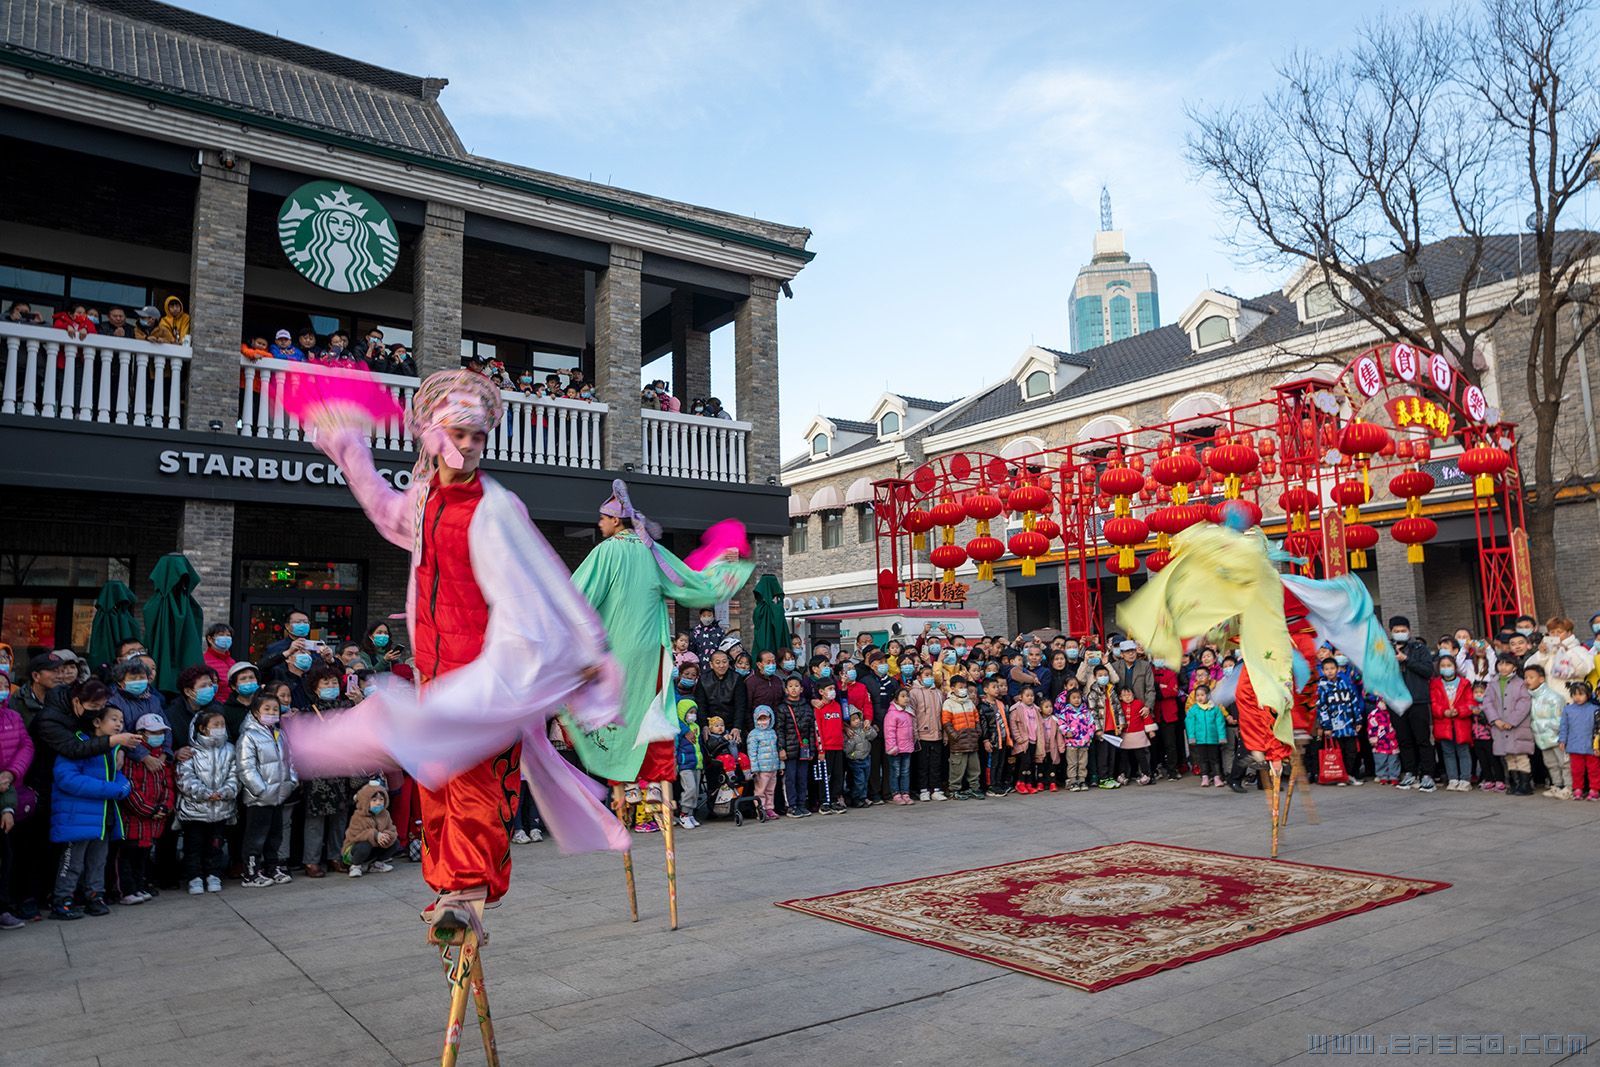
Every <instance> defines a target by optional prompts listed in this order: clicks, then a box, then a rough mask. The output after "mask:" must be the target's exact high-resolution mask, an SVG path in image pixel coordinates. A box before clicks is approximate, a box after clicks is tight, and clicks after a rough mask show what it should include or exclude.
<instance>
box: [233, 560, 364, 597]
mask: <svg viewBox="0 0 1600 1067" xmlns="http://www.w3.org/2000/svg"><path fill="white" fill-rule="evenodd" d="M239 582H240V588H243V589H273V590H279V589H281V590H284V591H289V590H294V591H297V592H317V591H324V592H330V591H334V590H338V591H357V592H358V591H360V589H361V564H359V563H335V562H322V561H299V560H263V559H247V560H245V561H244V562H243V563H241V564H240V575H239Z"/></svg>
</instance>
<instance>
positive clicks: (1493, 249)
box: [930, 230, 1600, 433]
mask: <svg viewBox="0 0 1600 1067" xmlns="http://www.w3.org/2000/svg"><path fill="white" fill-rule="evenodd" d="M1597 240H1600V234H1595V233H1593V232H1590V231H1585V230H1572V231H1567V232H1563V233H1561V234H1559V235H1558V237H1557V242H1556V252H1557V256H1558V257H1560V256H1562V255H1565V254H1571V253H1573V252H1575V251H1578V250H1579V249H1580V247H1582V246H1586V245H1588V243H1590V242H1594V241H1597ZM1471 254H1472V242H1471V239H1470V238H1467V237H1450V238H1446V239H1445V240H1442V241H1436V242H1434V243H1433V244H1431V245H1429V246H1428V247H1427V248H1425V249H1424V250H1423V253H1422V256H1421V257H1420V265H1421V267H1422V268H1423V270H1424V272H1425V273H1424V278H1423V283H1424V284H1425V285H1426V286H1427V287H1428V291H1429V292H1431V293H1434V294H1445V293H1450V292H1456V291H1458V290H1459V289H1460V287H1461V282H1462V278H1463V276H1464V275H1465V273H1466V271H1467V269H1468V263H1469V259H1470V256H1471ZM1533 255H1534V249H1533V243H1532V240H1531V239H1530V238H1529V237H1527V236H1526V235H1521V236H1519V235H1518V234H1500V235H1495V236H1491V237H1489V238H1487V239H1486V241H1485V245H1484V253H1483V257H1482V259H1481V261H1480V262H1479V263H1478V266H1477V285H1479V286H1482V285H1491V284H1493V283H1495V282H1498V281H1504V280H1505V279H1507V278H1512V277H1516V276H1517V275H1519V274H1521V273H1524V272H1526V271H1528V270H1531V269H1533ZM1366 270H1367V273H1368V275H1369V276H1371V277H1372V278H1373V279H1374V280H1375V281H1379V282H1381V283H1382V288H1383V291H1384V293H1385V294H1386V295H1388V296H1389V297H1390V298H1391V299H1395V300H1400V299H1404V297H1405V294H1406V291H1407V290H1406V286H1407V284H1408V283H1407V281H1406V278H1405V273H1404V263H1403V261H1402V260H1401V258H1400V257H1399V256H1389V257H1386V258H1384V259H1380V260H1376V261H1374V262H1373V263H1371V264H1370V265H1368V266H1367V268H1366ZM1240 303H1241V304H1243V305H1244V306H1246V307H1249V308H1251V309H1252V310H1255V311H1260V312H1262V313H1264V314H1265V315H1266V318H1264V319H1263V320H1261V322H1260V323H1259V324H1258V325H1257V326H1256V328H1255V329H1253V330H1251V331H1250V332H1249V333H1248V334H1246V335H1245V336H1244V337H1243V338H1242V339H1241V340H1239V341H1237V342H1235V343H1234V344H1231V345H1227V346H1225V347H1223V348H1217V349H1211V350H1210V351H1207V352H1204V353H1199V354H1196V353H1193V352H1191V351H1190V349H1189V335H1188V334H1186V333H1184V332H1183V331H1182V330H1181V329H1179V328H1178V327H1177V326H1176V325H1172V326H1162V327H1161V328H1159V329H1156V330H1152V331H1151V332H1149V333H1143V334H1139V335H1137V336H1135V337H1129V338H1126V339H1124V340H1121V341H1113V342H1111V343H1110V344H1107V345H1100V346H1098V347H1096V348H1093V349H1090V350H1089V351H1088V352H1085V353H1082V354H1081V355H1080V356H1070V355H1067V354H1066V353H1057V354H1058V355H1061V356H1062V357H1063V358H1064V359H1065V360H1068V361H1075V360H1079V359H1088V360H1089V361H1090V362H1089V369H1088V370H1086V371H1084V373H1083V374H1082V375H1080V376H1079V377H1077V378H1075V379H1073V380H1072V381H1070V382H1066V383H1065V384H1063V385H1062V386H1061V388H1059V389H1058V390H1057V391H1056V394H1055V396H1054V397H1053V398H1051V399H1050V400H1035V401H1033V402H1032V405H1027V404H1025V403H1024V401H1023V400H1022V395H1021V390H1019V389H1018V388H1017V385H1016V383H1015V382H1012V381H1009V380H1008V381H1003V382H999V383H997V384H995V385H993V386H990V387H989V388H988V389H987V390H986V391H985V392H983V393H982V394H980V395H979V396H978V397H977V398H976V399H975V400H974V401H973V402H972V403H970V404H967V405H966V406H964V407H962V408H961V409H960V410H957V411H953V412H951V413H950V414H948V415H945V416H942V417H939V418H935V419H932V420H930V429H931V432H933V433H945V432H947V431H950V430H959V429H964V428H966V427H970V426H976V425H978V424H980V423H984V422H988V421H989V420H991V419H999V418H1004V417H1005V416H1007V415H1013V414H1016V413H1017V412H1019V411H1021V410H1022V409H1023V408H1024V407H1025V406H1033V405H1037V406H1040V407H1043V406H1046V405H1048V404H1049V403H1051V402H1054V401H1061V400H1067V399H1070V398H1072V397H1079V396H1088V395H1089V394H1091V393H1097V392H1101V391H1102V390H1106V389H1114V388H1116V387H1117V386H1120V385H1127V384H1129V383H1130V382H1138V381H1146V380H1150V379H1155V378H1158V377H1160V376H1161V375H1163V374H1168V373H1170V372H1172V371H1175V370H1179V369H1182V368H1187V367H1193V366H1198V365H1202V364H1205V363H1212V362H1216V361H1218V360H1224V359H1230V358H1232V357H1234V356H1237V355H1238V354H1239V353H1241V352H1245V351H1249V350H1252V349H1257V348H1260V347H1262V346H1263V345H1270V344H1282V343H1285V342H1288V341H1290V340H1292V339H1294V338H1297V337H1303V336H1310V335H1311V334H1313V333H1315V332H1317V331H1318V330H1325V329H1327V328H1329V327H1330V326H1334V325H1338V324H1340V323H1344V322H1349V321H1352V320H1354V319H1355V318H1356V314H1355V312H1352V311H1347V312H1344V313H1343V314H1341V315H1337V316H1334V317H1332V318H1328V319H1322V320H1319V321H1317V322H1313V323H1302V322H1301V321H1300V320H1299V317H1298V313H1297V311H1296V309H1295V305H1294V303H1293V302H1292V301H1290V300H1288V299H1287V298H1286V297H1284V295H1283V293H1282V292H1281V291H1280V290H1277V289H1274V290H1273V291H1272V292H1270V293H1264V294H1262V295H1261V296H1257V297H1252V298H1250V299H1248V300H1241V301H1240ZM1047 351H1054V350H1053V349H1047ZM1080 365H1082V364H1080Z"/></svg>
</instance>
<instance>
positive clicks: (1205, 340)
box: [1194, 315, 1233, 348]
mask: <svg viewBox="0 0 1600 1067" xmlns="http://www.w3.org/2000/svg"><path fill="white" fill-rule="evenodd" d="M1232 337H1233V327H1232V326H1231V325H1230V324H1229V322H1228V320H1227V319H1226V318H1224V317H1223V316H1221V315H1212V316H1211V317H1210V318H1206V319H1201V320H1200V325H1198V326H1196V327H1195V328H1194V340H1195V344H1197V345H1199V346H1200V347H1201V348H1210V347H1211V346H1212V345H1215V344H1221V343H1222V342H1223V341H1227V340H1229V339H1230V338H1232Z"/></svg>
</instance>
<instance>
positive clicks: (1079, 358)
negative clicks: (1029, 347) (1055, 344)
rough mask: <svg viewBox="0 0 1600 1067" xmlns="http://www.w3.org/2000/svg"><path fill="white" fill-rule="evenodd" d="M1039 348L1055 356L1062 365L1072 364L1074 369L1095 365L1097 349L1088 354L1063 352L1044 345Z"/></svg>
mask: <svg viewBox="0 0 1600 1067" xmlns="http://www.w3.org/2000/svg"><path fill="white" fill-rule="evenodd" d="M1038 347H1039V348H1040V349H1041V350H1042V351H1045V352H1048V353H1050V354H1051V355H1052V356H1055V357H1056V359H1058V360H1060V361H1061V362H1062V363H1070V364H1072V365H1073V366H1074V367H1089V366H1093V365H1094V358H1095V349H1092V348H1091V349H1090V350H1089V351H1087V352H1063V351H1061V349H1059V348H1048V347H1046V346H1044V345H1039V346H1038Z"/></svg>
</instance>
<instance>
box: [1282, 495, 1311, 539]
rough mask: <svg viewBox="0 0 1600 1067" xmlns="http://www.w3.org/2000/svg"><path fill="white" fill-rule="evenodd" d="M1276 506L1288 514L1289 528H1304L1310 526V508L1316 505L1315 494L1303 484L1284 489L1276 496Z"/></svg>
mask: <svg viewBox="0 0 1600 1067" xmlns="http://www.w3.org/2000/svg"><path fill="white" fill-rule="evenodd" d="M1278 506H1279V507H1280V508H1282V509H1283V513H1284V514H1285V515H1287V516H1289V529H1291V530H1305V529H1308V528H1309V527H1310V526H1311V519H1310V513H1311V509H1312V508H1314V507H1316V506H1317V495H1316V494H1315V493H1313V492H1312V491H1311V490H1309V489H1306V488H1304V487H1303V486H1298V485H1297V486H1294V487H1293V488H1290V489H1285V490H1284V491H1283V494H1282V495H1281V496H1279V497H1278Z"/></svg>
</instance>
